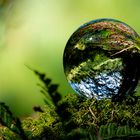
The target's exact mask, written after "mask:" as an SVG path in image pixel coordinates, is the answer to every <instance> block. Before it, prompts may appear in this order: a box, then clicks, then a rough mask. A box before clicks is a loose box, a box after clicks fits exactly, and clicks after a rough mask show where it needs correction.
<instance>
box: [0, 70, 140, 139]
mask: <svg viewBox="0 0 140 140" xmlns="http://www.w3.org/2000/svg"><path fill="white" fill-rule="evenodd" d="M33 71H34V72H35V74H36V75H37V76H39V78H40V80H41V81H42V82H43V86H42V85H39V86H40V87H41V93H43V95H44V96H45V99H44V101H45V103H46V106H45V107H39V106H36V107H34V110H35V111H36V116H35V117H33V118H32V117H31V118H26V119H24V120H23V121H22V125H21V123H20V121H19V119H15V118H14V117H13V115H12V113H11V112H10V111H9V109H8V108H7V107H6V106H5V105H4V104H1V108H0V113H1V115H0V119H1V125H2V127H3V128H0V133H2V136H1V137H2V138H5V139H6V140H11V139H15V135H18V136H19V137H20V138H18V137H16V139H23V137H26V136H27V138H28V139H32V140H44V139H47V140H65V139H66V140H103V139H104V140H131V139H135V140H136V139H140V129H139V128H140V117H139V116H140V99H139V98H137V102H136V103H135V104H134V102H133V105H132V104H130V102H129V103H128V100H127V99H128V98H127V99H126V100H123V101H122V102H112V101H111V100H110V99H102V100H96V99H95V98H92V99H84V98H81V97H79V96H77V95H75V94H68V95H67V96H66V97H64V98H63V99H62V98H61V96H60V93H59V92H58V90H57V89H58V85H57V84H53V83H52V81H51V79H49V78H46V76H45V74H41V73H39V72H37V71H35V70H33ZM5 114H6V115H5ZM13 121H14V122H15V123H13ZM11 125H12V126H14V127H11ZM4 126H6V128H8V129H10V130H11V131H12V132H11V131H8V130H7V131H6V137H5V136H3V135H5V132H4V129H5V128H4ZM13 128H14V129H13ZM25 134H26V136H25ZM27 138H24V139H27Z"/></svg>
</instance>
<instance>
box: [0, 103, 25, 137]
mask: <svg viewBox="0 0 140 140" xmlns="http://www.w3.org/2000/svg"><path fill="white" fill-rule="evenodd" d="M0 124H1V125H2V126H5V127H7V128H8V129H9V130H11V131H13V132H14V133H15V134H18V135H19V136H20V137H21V139H23V140H26V139H27V138H26V136H25V133H24V130H23V128H22V126H21V121H20V120H19V118H15V117H13V115H12V112H11V111H10V110H9V108H8V106H6V105H5V104H4V103H0Z"/></svg>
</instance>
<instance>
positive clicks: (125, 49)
mask: <svg viewBox="0 0 140 140" xmlns="http://www.w3.org/2000/svg"><path fill="white" fill-rule="evenodd" d="M133 47H134V46H129V47H127V48H124V49H123V50H121V51H118V52H116V53H114V54H112V55H111V56H114V55H117V54H120V53H122V52H124V51H127V50H128V49H131V48H133Z"/></svg>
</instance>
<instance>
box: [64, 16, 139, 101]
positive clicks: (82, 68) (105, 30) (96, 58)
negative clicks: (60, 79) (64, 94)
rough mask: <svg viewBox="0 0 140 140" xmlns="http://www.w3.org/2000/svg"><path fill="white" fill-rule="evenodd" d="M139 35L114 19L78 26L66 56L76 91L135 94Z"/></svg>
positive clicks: (68, 74) (97, 94) (96, 94)
mask: <svg viewBox="0 0 140 140" xmlns="http://www.w3.org/2000/svg"><path fill="white" fill-rule="evenodd" d="M139 40H140V39H139V35H138V34H137V33H136V32H135V31H134V30H133V29H132V28H131V27H130V26H128V25H127V24H125V23H123V22H121V21H118V20H115V19H97V20H93V21H90V22H88V23H86V24H84V25H82V26H81V27H79V28H78V29H77V30H76V31H75V32H74V33H73V34H72V36H71V37H70V38H69V40H68V42H67V44H66V47H65V50H64V56H63V64H64V72H65V75H66V78H67V80H68V82H69V84H70V85H71V87H72V88H73V89H74V90H75V91H76V93H77V94H79V95H81V96H84V97H87V98H93V97H94V98H96V99H103V98H119V97H124V96H127V95H133V94H134V92H135V90H136V87H137V85H138V81H139V78H140V41H139Z"/></svg>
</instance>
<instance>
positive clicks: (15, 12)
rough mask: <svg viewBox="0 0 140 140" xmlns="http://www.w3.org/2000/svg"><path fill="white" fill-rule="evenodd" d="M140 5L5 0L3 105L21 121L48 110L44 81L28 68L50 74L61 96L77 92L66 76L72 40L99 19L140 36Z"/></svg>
mask: <svg viewBox="0 0 140 140" xmlns="http://www.w3.org/2000/svg"><path fill="white" fill-rule="evenodd" d="M139 16H140V0H0V102H6V104H7V105H9V106H10V109H11V110H12V111H13V112H14V113H15V115H17V116H27V115H30V114H31V113H32V112H33V111H32V107H33V106H34V105H43V104H44V103H43V95H42V94H41V93H40V91H39V90H40V88H39V87H38V86H37V83H39V82H40V81H39V80H38V78H37V77H36V76H35V75H34V73H33V72H32V71H30V70H29V69H28V68H27V67H26V66H25V64H26V65H29V66H31V67H33V68H34V69H37V70H38V71H41V72H45V73H46V74H47V76H48V77H50V78H52V79H53V82H54V83H59V84H60V87H59V91H60V92H61V93H62V94H63V95H66V94H67V93H70V92H73V91H72V89H71V88H70V86H69V85H68V83H67V81H66V78H65V76H64V72H63V62H62V58H63V50H64V47H65V45H66V42H67V40H68V39H69V37H70V35H71V34H72V33H73V32H74V31H75V30H76V29H77V28H78V27H79V26H80V25H82V24H83V23H85V22H88V21H90V20H93V19H96V18H115V19H118V20H121V21H123V22H125V23H127V24H129V25H130V26H131V27H132V28H134V29H135V30H136V31H137V33H140V17H139Z"/></svg>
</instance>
